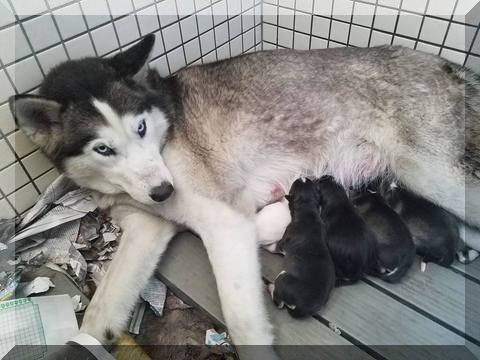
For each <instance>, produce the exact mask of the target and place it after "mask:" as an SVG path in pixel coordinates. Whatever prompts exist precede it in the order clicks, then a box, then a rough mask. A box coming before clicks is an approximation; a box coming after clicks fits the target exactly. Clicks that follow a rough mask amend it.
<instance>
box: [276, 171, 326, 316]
mask: <svg viewBox="0 0 480 360" xmlns="http://www.w3.org/2000/svg"><path fill="white" fill-rule="evenodd" d="M287 198H288V202H289V208H290V211H291V215H292V222H291V223H290V224H289V225H288V227H287V229H286V231H285V234H284V235H283V238H282V240H281V241H280V242H279V244H278V246H279V248H280V249H281V250H282V251H283V252H284V253H285V269H286V270H285V271H283V272H281V273H280V274H279V275H278V276H277V278H276V280H275V284H274V285H270V292H271V295H272V298H273V301H274V302H275V304H276V305H277V306H279V307H283V305H285V306H286V307H287V310H288V312H289V313H290V314H291V315H292V316H293V317H304V316H308V315H311V314H313V313H315V312H317V311H319V310H320V308H321V307H322V306H323V305H324V304H325V303H326V302H327V300H328V297H329V295H330V292H331V291H332V289H333V288H334V286H335V267H334V264H333V261H332V258H331V256H330V252H329V250H328V247H327V243H326V238H325V237H326V229H325V225H324V224H323V222H322V220H321V219H320V212H319V208H318V201H317V198H316V195H315V186H314V184H313V182H312V181H311V180H308V179H306V180H305V182H304V181H303V180H296V181H295V182H294V183H293V185H292V188H291V190H290V194H289V195H287Z"/></svg>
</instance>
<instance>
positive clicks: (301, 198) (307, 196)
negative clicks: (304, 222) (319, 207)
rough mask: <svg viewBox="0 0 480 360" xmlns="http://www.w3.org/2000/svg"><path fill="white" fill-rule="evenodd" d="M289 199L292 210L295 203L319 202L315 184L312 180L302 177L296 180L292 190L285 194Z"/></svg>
mask: <svg viewBox="0 0 480 360" xmlns="http://www.w3.org/2000/svg"><path fill="white" fill-rule="evenodd" d="M285 198H286V199H287V200H288V206H289V207H290V211H292V209H293V206H294V204H295V205H297V206H298V205H300V204H304V203H305V204H311V203H312V202H314V203H318V196H317V192H316V191H315V185H314V183H313V181H312V180H310V179H307V178H300V179H297V180H295V181H294V183H293V184H292V187H291V188H290V192H289V193H288V195H285Z"/></svg>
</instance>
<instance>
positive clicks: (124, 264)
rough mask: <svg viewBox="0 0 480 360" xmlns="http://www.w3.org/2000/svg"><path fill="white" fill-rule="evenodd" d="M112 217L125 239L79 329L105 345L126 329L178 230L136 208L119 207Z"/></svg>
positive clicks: (114, 210) (168, 223)
mask: <svg viewBox="0 0 480 360" xmlns="http://www.w3.org/2000/svg"><path fill="white" fill-rule="evenodd" d="M112 217H113V218H114V220H115V221H116V222H117V223H118V224H119V225H120V226H121V228H122V231H123V234H122V238H121V240H120V245H119V248H118V250H117V252H116V253H115V256H114V258H113V260H112V262H111V263H110V266H109V268H108V270H107V273H106V274H105V277H104V278H103V279H102V281H101V283H100V286H99V287H98V289H97V291H96V292H95V295H94V296H93V299H92V301H91V302H90V305H89V306H88V308H87V311H86V313H85V317H84V319H83V324H82V327H81V329H80V331H81V332H83V333H87V334H89V335H91V336H93V337H95V338H97V339H98V340H99V341H100V342H101V343H102V344H109V343H113V342H114V341H115V340H116V338H117V337H118V336H119V335H120V334H121V333H122V331H123V330H124V329H125V326H126V323H127V321H128V319H129V315H130V311H131V310H132V308H133V306H134V305H135V302H136V301H137V299H138V296H139V294H140V292H141V291H142V289H143V288H144V286H145V285H146V283H147V281H148V279H149V278H150V276H151V275H152V273H153V271H154V270H155V267H156V265H157V263H158V260H159V258H160V256H161V255H162V253H163V252H164V251H165V248H166V246H167V244H168V242H169V241H170V239H171V238H172V237H173V236H174V235H175V232H176V227H175V225H173V224H172V223H171V222H169V221H167V220H164V219H162V218H160V217H158V216H154V215H151V214H148V213H146V212H143V211H141V210H139V209H137V208H131V207H125V206H119V207H117V208H115V209H113V210H112Z"/></svg>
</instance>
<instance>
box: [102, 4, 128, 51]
mask: <svg viewBox="0 0 480 360" xmlns="http://www.w3.org/2000/svg"><path fill="white" fill-rule="evenodd" d="M106 3H107V8H108V12H109V15H110V23H111V24H112V27H113V32H114V33H115V37H116V38H117V43H118V48H117V49H115V50H114V51H117V50H120V52H123V50H122V43H121V42H120V36H118V32H117V27H116V26H115V22H116V21H118V20H121V19H123V17H122V18H120V19H118V18H117V19H115V20H114V18H113V13H112V9H111V7H110V0H106ZM126 16H128V14H127V15H126ZM126 16H125V17H126Z"/></svg>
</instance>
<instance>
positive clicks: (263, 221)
mask: <svg viewBox="0 0 480 360" xmlns="http://www.w3.org/2000/svg"><path fill="white" fill-rule="evenodd" d="M290 221H292V218H291V216H290V210H289V208H288V201H287V199H285V197H283V199H282V200H280V201H278V202H275V203H273V204H269V205H267V206H265V207H264V208H263V209H261V210H260V211H259V212H257V215H256V216H255V225H256V228H257V243H258V244H259V245H260V246H263V247H264V248H265V249H266V250H268V251H270V252H277V249H276V248H277V243H278V242H279V241H280V240H281V239H282V236H283V234H284V233H285V229H286V228H287V226H288V224H290Z"/></svg>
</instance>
